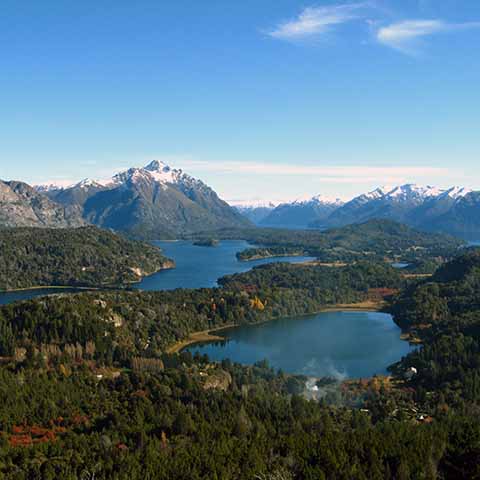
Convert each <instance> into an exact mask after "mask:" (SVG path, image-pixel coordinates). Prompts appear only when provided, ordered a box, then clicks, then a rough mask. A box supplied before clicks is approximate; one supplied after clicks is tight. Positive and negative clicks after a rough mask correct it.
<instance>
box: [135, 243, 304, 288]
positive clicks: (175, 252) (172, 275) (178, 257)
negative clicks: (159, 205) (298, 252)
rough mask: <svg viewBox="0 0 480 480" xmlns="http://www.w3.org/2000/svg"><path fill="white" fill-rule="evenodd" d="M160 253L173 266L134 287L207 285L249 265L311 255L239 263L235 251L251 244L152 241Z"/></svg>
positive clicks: (213, 285)
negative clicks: (196, 243)
mask: <svg viewBox="0 0 480 480" xmlns="http://www.w3.org/2000/svg"><path fill="white" fill-rule="evenodd" d="M154 244H155V245H157V246H159V247H160V248H161V249H162V251H163V253H164V255H165V256H167V257H168V258H173V259H174V260H175V263H176V268H174V269H172V270H163V271H161V272H158V273H155V274H154V275H151V276H149V277H146V278H144V279H143V280H142V281H141V282H140V283H138V284H136V285H135V288H139V289H141V290H173V289H175V288H209V287H215V286H216V285H217V280H218V279H219V278H220V277H223V276H224V275H231V274H233V273H240V272H247V271H248V270H251V269H252V268H253V267H256V266H258V265H264V264H267V263H275V262H292V263H295V262H305V261H308V260H313V258H312V257H276V258H265V259H262V260H253V261H251V262H240V261H238V260H237V257H236V254H237V253H238V252H241V251H242V250H245V249H246V248H251V247H252V246H253V245H251V244H249V243H248V242H245V241H243V240H228V241H222V242H220V245H218V246H217V247H200V246H197V245H193V243H192V242H188V241H177V242H154Z"/></svg>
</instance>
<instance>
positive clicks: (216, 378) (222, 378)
mask: <svg viewBox="0 0 480 480" xmlns="http://www.w3.org/2000/svg"><path fill="white" fill-rule="evenodd" d="M231 383H232V376H231V375H230V373H228V372H226V371H225V370H215V371H213V372H212V373H209V375H208V377H207V378H206V379H205V383H204V384H203V388H204V389H205V390H211V389H214V390H222V391H223V392H225V391H226V390H227V389H228V387H229V386H230V384H231Z"/></svg>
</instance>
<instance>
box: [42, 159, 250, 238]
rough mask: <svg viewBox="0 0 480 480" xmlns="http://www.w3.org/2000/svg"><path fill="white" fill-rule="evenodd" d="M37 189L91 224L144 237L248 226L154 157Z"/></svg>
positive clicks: (195, 183) (207, 190)
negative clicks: (99, 176)
mask: <svg viewBox="0 0 480 480" xmlns="http://www.w3.org/2000/svg"><path fill="white" fill-rule="evenodd" d="M37 189H38V190H39V191H42V192H43V193H45V194H46V195H47V196H48V197H49V198H51V199H52V200H54V201H55V202H58V203H61V204H62V205H64V206H68V207H70V208H72V207H75V208H79V209H80V210H81V212H82V216H83V218H84V219H85V220H86V221H87V222H89V223H92V224H94V225H97V226H99V227H103V228H111V229H113V230H118V231H123V232H126V233H128V234H131V235H134V236H137V237H142V238H150V239H155V238H175V237H177V236H179V235H182V234H188V233H192V232H195V231H199V230H208V229H211V230H214V229H217V228H228V227H245V226H251V223H250V221H249V220H247V219H246V218H245V217H243V216H242V215H241V214H240V213H239V212H237V211H236V210H234V209H233V208H232V207H230V205H228V204H227V203H226V202H224V201H223V200H221V199H220V198H219V197H218V195H217V194H216V193H215V192H214V191H213V190H212V189H211V188H210V187H209V186H207V185H206V184H205V183H203V182H202V181H201V180H198V179H195V178H193V177H191V176H190V175H188V174H186V173H184V172H183V171H182V170H180V169H172V168H171V167H169V166H168V165H166V164H165V163H163V162H159V161H156V160H154V161H153V162H151V163H149V164H148V165H146V166H145V167H143V168H130V169H128V170H125V171H123V172H119V173H117V174H115V175H114V176H113V177H112V178H110V179H108V180H91V179H85V180H82V181H81V182H79V183H77V184H74V185H72V186H69V187H64V188H61V187H60V188H59V187H45V186H39V187H37Z"/></svg>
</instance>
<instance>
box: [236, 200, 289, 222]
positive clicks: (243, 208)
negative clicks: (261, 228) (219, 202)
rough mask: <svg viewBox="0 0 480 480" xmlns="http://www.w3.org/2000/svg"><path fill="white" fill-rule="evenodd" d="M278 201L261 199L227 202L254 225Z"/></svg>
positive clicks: (273, 207) (267, 213)
mask: <svg viewBox="0 0 480 480" xmlns="http://www.w3.org/2000/svg"><path fill="white" fill-rule="evenodd" d="M279 203H280V202H265V201H263V200H247V201H240V202H238V201H230V202H229V204H230V205H231V206H232V207H233V208H234V209H235V210H237V211H238V212H240V213H241V214H242V215H243V216H244V217H246V218H248V220H250V221H251V222H253V223H254V224H255V225H259V224H260V223H261V222H262V220H263V219H265V218H266V217H267V216H268V215H269V214H270V212H272V210H274V209H275V208H276V207H277V205H278V204H279Z"/></svg>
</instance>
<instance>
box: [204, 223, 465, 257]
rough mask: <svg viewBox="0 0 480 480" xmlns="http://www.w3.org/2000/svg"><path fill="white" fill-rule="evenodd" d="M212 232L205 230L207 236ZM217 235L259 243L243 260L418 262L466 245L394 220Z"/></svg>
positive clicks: (451, 252)
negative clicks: (319, 228) (292, 258)
mask: <svg viewBox="0 0 480 480" xmlns="http://www.w3.org/2000/svg"><path fill="white" fill-rule="evenodd" d="M210 235H211V234H208V233H205V234H203V237H205V238H208V237H209V236H210ZM216 235H217V236H218V238H222V239H238V238H242V239H244V240H247V241H249V242H251V243H254V244H257V245H259V247H257V248H251V249H248V250H245V251H244V252H240V253H239V254H238V258H239V259H240V260H250V259H254V258H259V257H269V256H273V255H276V254H278V255H286V254H291V255H305V254H306V255H311V256H315V257H318V258H319V260H321V261H323V262H335V261H341V262H351V261H357V260H365V259H367V260H384V259H390V260H392V261H395V260H396V261H399V260H402V261H405V262H415V261H419V260H420V259H425V258H434V257H440V258H451V257H452V256H455V255H456V254H457V253H458V248H459V247H460V246H462V245H463V244H464V242H463V241H461V240H458V239H456V238H454V237H450V236H448V235H443V234H431V233H424V232H420V231H418V230H415V229H413V228H411V227H408V226H406V225H402V224H400V223H396V222H393V221H390V220H370V221H368V222H366V223H363V224H358V225H349V226H346V227H341V228H335V229H331V230H327V231H325V232H318V231H312V230H300V231H295V230H281V229H268V228H257V229H235V230H222V231H220V232H217V233H216ZM200 237H202V235H200Z"/></svg>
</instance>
